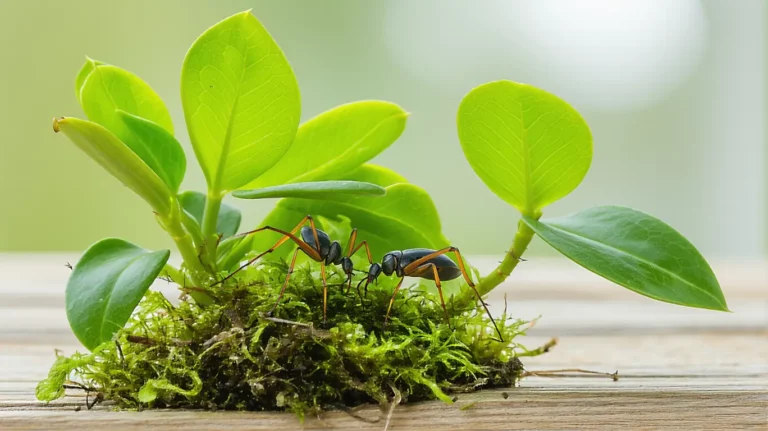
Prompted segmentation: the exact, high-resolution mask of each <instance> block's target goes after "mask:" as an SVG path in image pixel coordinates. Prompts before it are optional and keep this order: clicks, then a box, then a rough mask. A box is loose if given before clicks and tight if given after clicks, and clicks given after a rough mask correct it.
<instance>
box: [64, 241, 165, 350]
mask: <svg viewBox="0 0 768 431" xmlns="http://www.w3.org/2000/svg"><path fill="white" fill-rule="evenodd" d="M169 256H170V251H168V250H162V251H155V252H150V251H147V250H144V249H143V248H140V247H137V246H135V245H133V244H131V243H129V242H126V241H123V240H121V239H117V238H107V239H104V240H101V241H99V242H97V243H95V244H93V245H92V246H91V247H89V248H88V250H86V252H85V254H84V255H83V257H82V258H81V259H80V261H79V262H78V263H77V265H76V266H75V269H74V270H73V271H72V274H71V275H70V277H69V281H68V282H67V289H66V293H65V296H64V300H65V303H66V307H67V318H68V319H69V325H70V326H71V327H72V331H73V332H74V333H75V335H76V336H77V338H78V339H79V340H80V342H81V343H83V345H84V346H85V347H86V348H88V349H89V350H93V349H94V348H96V347H97V346H99V344H101V343H103V342H104V341H108V340H110V339H111V338H112V336H113V335H114V334H115V332H117V331H118V330H119V329H121V328H122V327H123V326H124V325H125V323H126V322H127V321H128V318H129V317H130V316H131V313H133V310H134V308H136V305H137V304H138V303H139V300H141V298H142V297H143V296H144V292H146V291H147V289H148V288H149V286H150V285H151V284H152V282H153V281H154V280H155V278H156V277H157V275H158V274H159V273H160V270H162V269H163V266H164V265H165V263H166V262H167V261H168V257H169Z"/></svg>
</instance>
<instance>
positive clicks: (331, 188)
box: [232, 181, 387, 199]
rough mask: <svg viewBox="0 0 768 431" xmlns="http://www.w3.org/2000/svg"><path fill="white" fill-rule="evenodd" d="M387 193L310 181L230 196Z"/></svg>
mask: <svg viewBox="0 0 768 431" xmlns="http://www.w3.org/2000/svg"><path fill="white" fill-rule="evenodd" d="M386 193H387V191H386V190H384V188H383V187H380V186H377V185H376V184H371V183H364V182H360V181H312V182H308V183H292V184H283V185H281V186H273V187H265V188H263V189H255V190H237V191H235V192H233V193H232V196H234V197H236V198H239V199H270V198H305V199H335V198H336V197H339V196H349V195H364V196H365V195H368V196H383V195H384V194H386Z"/></svg>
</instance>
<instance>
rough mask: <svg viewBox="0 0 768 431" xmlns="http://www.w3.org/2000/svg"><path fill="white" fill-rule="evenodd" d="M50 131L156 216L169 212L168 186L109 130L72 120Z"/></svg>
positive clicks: (61, 121) (62, 120)
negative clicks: (129, 191)
mask: <svg viewBox="0 0 768 431" xmlns="http://www.w3.org/2000/svg"><path fill="white" fill-rule="evenodd" d="M53 130H54V131H56V132H59V131H61V132H62V133H64V134H65V135H66V136H67V137H68V138H69V139H70V140H71V141H72V142H73V143H74V144H75V145H77V146H78V147H79V148H80V149H81V150H83V151H84V152H85V153H86V154H88V156H89V157H91V158H92V159H93V160H95V161H96V162H97V163H98V164H100V165H101V166H102V167H103V168H104V169H106V170H107V172H109V173H110V174H112V175H113V176H114V177H115V178H117V179H118V180H120V181H121V182H122V183H123V184H125V185H126V186H127V187H128V188H130V189H131V190H133V191H134V192H135V193H136V194H138V195H139V196H141V197H142V198H143V199H144V200H145V201H147V203H149V204H150V205H151V206H152V208H153V209H154V210H155V211H156V212H157V213H158V214H160V215H167V214H169V213H170V211H171V202H172V200H173V194H172V193H171V191H170V190H169V189H168V186H167V185H166V184H165V183H164V182H163V180H162V179H160V177H158V176H157V174H156V173H155V172H154V171H153V170H152V169H150V167H149V166H147V164H146V163H144V161H143V160H142V159H141V158H140V157H139V156H137V155H136V153H134V152H133V151H131V149H130V148H128V146H127V145H125V144H124V143H123V142H121V141H120V140H119V139H118V138H117V137H116V136H115V135H113V134H112V133H111V132H110V131H109V130H107V129H105V128H104V127H102V126H100V125H98V124H96V123H91V122H90V121H85V120H80V119H78V118H71V117H67V118H60V119H58V120H54V121H53Z"/></svg>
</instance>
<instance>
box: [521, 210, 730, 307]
mask: <svg viewBox="0 0 768 431" xmlns="http://www.w3.org/2000/svg"><path fill="white" fill-rule="evenodd" d="M523 220H524V221H525V223H526V224H528V226H530V227H531V229H533V231H534V232H536V234H537V235H538V236H539V237H541V238H542V239H543V240H544V241H546V242H547V243H548V244H549V245H551V246H552V247H554V248H555V249H556V250H557V251H559V252H560V253H562V254H564V255H565V256H566V257H568V258H569V259H571V260H573V261H574V262H576V263H578V264H579V265H581V266H583V267H584V268H586V269H588V270H590V271H592V272H594V273H595V274H597V275H599V276H601V277H604V278H607V279H608V280H611V281H613V282H614V283H617V284H619V285H621V286H624V287H626V288H627V289H630V290H633V291H635V292H637V293H639V294H641V295H645V296H648V297H650V298H653V299H657V300H659V301H664V302H671V303H673V304H679V305H686V306H689V307H697V308H706V309H711V310H722V311H727V310H728V306H727V305H726V303H725V298H724V297H723V292H722V291H721V290H720V285H719V284H718V282H717V278H716V277H715V274H714V273H713V272H712V269H710V267H709V265H708V264H707V262H706V260H704V258H703V257H702V256H701V254H700V253H699V252H698V251H697V250H696V248H695V247H694V246H693V245H692V244H691V243H690V242H688V240H687V239H685V238H684V237H683V236H682V235H680V234H679V233H678V232H677V231H675V230H674V229H673V228H671V227H670V226H669V225H667V224H665V223H664V222H662V221H661V220H659V219H656V218H654V217H651V216H650V215H648V214H645V213H643V212H640V211H637V210H634V209H631V208H625V207H619V206H601V207H595V208H590V209H587V210H584V211H581V212H579V213H576V214H573V215H570V216H567V217H562V218H558V219H553V220H545V221H537V220H535V219H533V218H531V217H527V216H524V217H523Z"/></svg>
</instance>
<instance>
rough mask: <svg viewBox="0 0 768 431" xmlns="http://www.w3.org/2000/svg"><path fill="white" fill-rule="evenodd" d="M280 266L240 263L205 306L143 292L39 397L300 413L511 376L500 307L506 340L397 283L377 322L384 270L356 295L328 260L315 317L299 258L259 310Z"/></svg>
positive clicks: (311, 278)
mask: <svg viewBox="0 0 768 431" xmlns="http://www.w3.org/2000/svg"><path fill="white" fill-rule="evenodd" d="M286 271H287V267H286V265H285V263H284V262H281V263H264V264H262V265H260V266H258V267H257V268H252V269H248V270H246V271H242V272H241V273H239V274H238V276H237V278H236V279H235V281H234V282H233V283H231V284H228V285H226V286H220V287H219V288H218V289H217V290H216V291H215V296H216V300H215V304H214V305H211V306H207V307H205V308H200V307H198V306H197V305H196V304H195V303H194V302H193V301H191V300H187V299H186V298H182V300H181V301H180V302H179V304H178V305H172V304H171V303H170V302H169V301H168V300H167V299H166V298H165V297H164V296H163V295H162V294H160V293H158V292H150V293H148V294H147V295H146V297H145V298H144V299H143V300H142V302H141V303H140V304H139V307H138V308H137V310H136V312H135V313H134V315H133V316H132V318H131V320H130V321H129V323H128V325H127V326H126V327H125V329H123V330H122V331H121V332H119V333H118V334H117V336H116V338H115V341H113V342H108V343H105V344H103V345H102V346H100V347H99V348H97V349H95V350H94V351H93V352H90V353H86V354H82V353H76V354H74V355H72V356H71V357H63V356H61V357H58V358H57V360H56V362H55V363H54V365H53V367H52V369H51V373H50V375H49V377H48V378H47V379H46V380H44V381H42V382H40V384H39V385H38V388H37V395H38V398H39V399H41V400H45V401H50V400H53V399H56V398H59V397H61V396H62V395H63V385H64V384H65V383H66V381H68V380H70V379H71V380H72V381H75V382H78V384H79V385H82V387H85V388H89V389H90V390H93V391H95V392H98V393H99V394H101V395H102V396H103V397H104V398H105V399H108V400H112V401H114V402H115V403H116V405H117V406H118V407H120V408H130V409H141V408H144V407H185V408H204V409H235V410H291V411H294V412H296V413H297V414H299V415H304V414H307V413H316V412H319V411H321V410H326V409H332V408H337V407H342V406H347V407H351V406H356V405H359V404H363V403H370V402H375V403H382V404H383V403H386V402H387V399H389V398H391V397H392V396H393V392H395V391H397V392H399V393H400V394H401V395H402V398H403V400H404V401H406V402H414V401H422V400H432V399H441V400H443V401H445V402H451V399H452V395H451V394H453V393H460V392H469V391H474V390H477V389H480V388H485V387H494V386H502V387H508V386H513V385H514V384H515V383H516V382H517V379H518V378H519V376H520V373H521V372H522V364H521V363H520V361H519V360H518V359H517V357H516V356H517V354H518V353H523V354H524V353H525V352H528V351H527V350H525V349H524V348H522V347H521V346H519V345H517V344H516V343H515V337H517V336H518V335H521V334H522V332H523V329H524V328H525V327H526V323H527V322H524V321H521V320H515V319H511V318H509V317H508V316H506V315H504V316H501V317H500V318H499V319H497V324H498V325H499V327H500V330H501V332H502V334H503V335H504V340H505V342H503V343H502V342H498V341H495V340H494V339H493V336H494V335H495V330H494V328H493V325H492V324H491V323H490V321H489V319H488V317H487V316H486V315H485V314H484V311H482V308H478V304H471V305H468V306H466V307H465V308H458V306H457V305H456V304H454V303H453V302H452V301H449V308H448V311H449V314H450V315H451V316H452V317H451V320H450V325H449V324H448V323H447V322H446V321H445V317H444V314H443V311H442V308H441V307H440V305H439V302H438V301H437V300H436V298H435V297H434V296H433V295H431V294H430V293H428V292H424V291H420V290H418V289H412V290H408V289H403V290H401V292H402V293H401V294H399V298H398V299H397V300H396V301H395V305H394V308H393V311H392V316H391V319H390V322H389V324H388V325H386V326H385V324H384V316H385V313H386V310H387V306H388V303H389V299H390V296H391V293H392V289H393V288H394V281H395V280H394V279H387V278H384V277H382V278H381V279H380V282H379V285H378V286H370V287H369V289H368V292H367V294H365V293H364V292H357V291H356V289H354V287H353V289H352V292H350V293H349V294H347V293H345V292H344V291H343V288H342V286H341V285H340V282H341V281H342V280H343V278H344V277H343V274H341V273H338V272H334V269H333V268H331V270H330V273H329V283H330V288H329V298H328V300H329V304H328V322H327V323H326V324H323V323H322V319H323V312H322V288H321V283H320V282H319V281H318V274H316V273H313V272H312V270H311V267H310V266H309V265H306V266H304V267H303V268H300V269H297V271H296V272H294V273H293V275H292V277H291V282H290V284H289V286H288V288H287V290H286V293H285V296H284V297H283V300H282V302H281V303H280V305H279V306H278V307H277V309H276V310H275V312H274V313H273V314H272V315H270V314H269V312H270V310H271V309H272V306H273V304H274V303H275V300H276V299H277V295H278V292H279V289H280V287H281V285H282V283H283V280H284V279H285V275H286ZM353 286H354V285H353Z"/></svg>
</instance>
